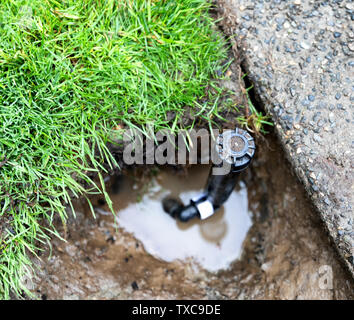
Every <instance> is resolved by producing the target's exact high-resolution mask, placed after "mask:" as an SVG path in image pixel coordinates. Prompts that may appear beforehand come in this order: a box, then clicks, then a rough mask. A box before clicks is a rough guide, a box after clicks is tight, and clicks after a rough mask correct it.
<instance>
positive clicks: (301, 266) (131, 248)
mask: <svg viewBox="0 0 354 320" xmlns="http://www.w3.org/2000/svg"><path fill="white" fill-rule="evenodd" d="M196 167H198V166H192V167H191V168H189V169H188V170H175V169H174V170H171V169H167V170H165V169H162V170H159V171H158V172H157V173H155V174H154V175H151V171H149V172H150V174H143V175H142V174H139V173H138V172H135V177H136V178H135V180H134V181H135V182H134V183H138V185H140V186H141V185H144V186H145V188H143V189H139V190H140V191H139V192H138V193H140V197H139V196H138V197H137V199H136V201H137V202H138V203H139V202H141V201H143V199H144V195H146V194H149V190H150V191H151V190H152V189H153V188H154V186H153V185H152V184H151V181H153V180H154V179H156V178H158V177H159V176H161V174H162V175H164V176H165V178H164V179H163V181H168V180H166V179H168V175H170V176H171V183H170V185H165V186H163V187H164V188H166V189H170V188H171V185H173V186H174V188H175V191H176V192H177V191H178V190H176V187H177V188H178V186H176V185H175V183H173V181H176V180H173V179H176V177H179V178H178V179H182V180H183V179H184V178H185V179H188V176H190V175H193V174H195V170H197V169H195V168H196ZM198 170H199V169H198ZM146 171H147V170H146V169H145V172H146ZM152 171H155V170H152ZM128 175H130V177H132V175H131V173H128ZM202 177H203V178H202ZM129 179H131V178H129ZM129 179H128V180H129ZM204 179H205V178H204V174H201V178H200V179H199V180H197V179H194V180H195V182H194V183H195V185H196V188H197V186H198V185H199V188H202V187H203V185H204V183H205V180H204ZM112 180H113V179H111V181H112ZM120 181H123V180H122V179H120V178H119V177H118V178H117V179H116V181H115V182H114V181H112V182H111V183H109V184H108V185H110V186H111V190H112V195H113V198H119V195H120V197H121V200H122V201H120V203H115V204H114V205H115V206H116V208H119V210H120V211H124V210H126V209H127V208H129V205H128V204H129V203H131V202H132V199H133V198H134V197H135V198H136V194H133V195H132V194H129V192H128V193H127V190H134V188H133V184H132V185H131V186H132V188H133V189H129V188H127V186H124V184H123V183H120ZM242 181H243V183H244V185H245V186H246V187H247V195H248V207H249V211H250V212H251V213H249V214H250V217H251V218H252V221H253V225H252V226H251V227H250V229H249V231H248V233H247V236H246V238H245V240H244V242H243V251H242V254H241V255H239V254H237V255H235V257H234V258H235V259H236V258H237V257H239V259H236V260H235V261H234V262H233V263H231V265H230V266H229V268H228V269H226V270H219V271H218V272H211V271H208V270H207V269H206V268H204V267H203V261H202V260H199V262H201V263H200V264H199V266H198V265H197V264H196V263H195V260H196V259H194V260H193V258H192V259H191V258H186V259H183V258H182V260H176V261H164V260H162V259H163V258H164V256H163V255H160V256H159V255H158V254H154V255H152V254H151V253H153V252H151V250H150V253H149V252H147V251H148V250H149V246H148V245H147V244H146V242H145V243H144V241H145V239H144V237H141V234H139V233H138V232H135V236H134V235H133V234H132V233H129V232H127V231H126V230H127V225H125V229H124V226H118V227H117V224H116V220H115V219H114V217H113V216H112V215H107V214H106V210H107V208H106V204H104V202H103V201H102V199H100V198H96V199H93V200H92V201H93V204H94V205H95V207H96V219H94V218H93V217H92V215H91V214H90V213H89V212H88V211H89V210H87V206H85V205H82V206H81V207H80V205H79V204H78V206H77V207H78V212H77V217H76V219H74V218H72V217H71V218H70V219H69V222H68V224H67V227H66V228H65V229H64V228H62V227H60V224H58V228H59V230H61V235H62V237H64V238H65V239H66V242H63V241H61V240H60V239H53V241H52V251H51V252H50V250H47V251H45V252H44V253H43V254H42V255H41V257H40V259H37V258H33V261H34V262H35V265H36V266H37V269H38V270H37V275H36V276H35V277H33V279H31V280H28V281H27V282H28V286H29V287H30V288H31V290H32V291H33V292H34V293H35V294H36V295H37V296H38V297H39V298H42V299H353V298H354V294H353V292H354V290H353V288H354V286H353V282H352V279H351V277H350V276H349V275H348V274H347V272H346V270H345V269H344V268H343V267H342V265H341V263H340V262H339V260H338V257H337V256H336V251H335V250H334V249H333V247H332V245H331V243H330V242H329V240H328V238H327V235H326V234H325V232H324V231H323V230H324V228H323V226H322V225H321V221H320V220H319V218H318V216H317V215H316V214H315V211H314V209H313V208H312V206H311V203H310V201H309V200H308V199H307V198H306V194H305V191H304V190H303V187H302V185H301V184H300V183H299V182H298V181H297V179H296V177H295V176H293V174H292V173H291V171H290V169H289V167H288V164H287V162H286V160H285V159H284V157H283V154H282V152H281V148H280V146H279V145H278V144H277V142H276V140H275V138H274V137H273V135H268V137H267V141H264V140H261V141H258V150H257V153H256V157H255V159H254V161H253V163H252V165H251V167H250V168H249V169H248V170H246V171H245V172H244V174H243V176H242ZM238 188H239V189H238V190H235V194H238V193H239V192H240V191H242V183H241V185H240V186H239V187H238ZM240 188H241V189H240ZM172 189H173V188H172ZM135 191H136V190H135ZM135 191H132V193H134V192H135ZM125 198H126V199H125ZM124 199H125V200H126V201H125V202H124V201H123V200H124ZM118 219H119V211H118ZM124 219H128V221H129V216H128V215H127V214H126V216H125V218H124ZM118 221H119V220H118ZM136 221H138V219H137V220H136ZM226 223H228V224H229V223H230V222H229V221H228V220H227V221H226ZM133 224H134V223H133ZM118 225H119V223H118ZM140 227H141V226H140ZM212 229H213V228H212ZM130 230H133V229H130ZM135 230H139V229H135ZM140 230H142V229H140ZM164 231H166V230H164ZM132 232H134V231H132ZM174 232H177V230H174ZM181 232H183V230H182V231H181ZM209 232H210V229H209V230H208V232H207V233H209ZM167 235H168V233H167ZM219 236H220V235H219ZM161 237H165V238H164V239H166V241H167V236H166V232H162V230H161ZM138 238H139V239H140V240H139V239H138ZM154 238H158V237H156V236H155V237H154ZM206 241H207V240H206ZM176 242H178V241H176ZM144 245H145V247H146V250H145V249H144ZM177 246H178V243H177ZM150 249H151V247H150ZM236 249H237V248H235V249H234V250H236ZM170 260H171V259H170ZM223 267H225V266H223ZM209 269H210V268H209Z"/></svg>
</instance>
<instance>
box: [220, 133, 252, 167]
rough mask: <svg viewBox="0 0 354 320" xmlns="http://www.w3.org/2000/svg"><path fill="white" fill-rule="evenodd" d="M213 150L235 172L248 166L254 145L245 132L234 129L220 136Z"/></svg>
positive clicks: (250, 137)
mask: <svg viewBox="0 0 354 320" xmlns="http://www.w3.org/2000/svg"><path fill="white" fill-rule="evenodd" d="M215 148H216V152H217V153H218V154H219V156H220V158H221V159H222V160H224V161H226V162H227V163H229V164H231V165H232V167H233V169H232V171H233V172H237V171H241V170H243V169H245V168H246V167H247V166H248V165H249V163H250V162H251V160H252V158H253V156H254V152H255V150H256V145H255V143H254V139H253V138H252V136H251V135H250V134H249V133H248V132H247V131H245V130H242V129H240V128H236V129H235V130H232V131H231V130H230V131H226V132H224V133H222V134H220V135H219V136H218V137H217V138H216V145H215Z"/></svg>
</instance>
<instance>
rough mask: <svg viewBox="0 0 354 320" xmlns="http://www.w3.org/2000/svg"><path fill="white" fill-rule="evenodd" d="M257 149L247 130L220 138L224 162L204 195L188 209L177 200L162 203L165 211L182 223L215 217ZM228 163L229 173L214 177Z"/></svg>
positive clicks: (219, 151) (210, 178) (218, 148)
mask: <svg viewBox="0 0 354 320" xmlns="http://www.w3.org/2000/svg"><path fill="white" fill-rule="evenodd" d="M255 149H256V146H255V143H254V139H253V138H252V136H251V135H250V134H249V133H248V132H247V131H245V130H242V129H239V128H236V129H235V130H233V131H231V130H230V131H226V132H224V133H222V134H220V135H219V136H218V137H217V139H216V145H215V151H216V153H217V155H218V156H219V157H220V159H221V160H222V161H221V163H220V164H218V165H213V166H212V167H211V169H210V173H209V176H208V180H207V183H206V186H205V188H204V192H203V193H202V194H201V195H200V196H198V197H196V198H193V199H191V200H190V204H189V205H187V206H185V205H183V203H181V202H180V201H179V200H177V199H173V198H166V199H164V200H163V202H162V205H163V209H164V211H165V212H167V213H168V214H170V215H171V216H172V217H174V218H176V219H178V220H180V221H182V222H187V221H189V220H191V219H193V218H195V217H199V218H200V219H203V220H204V219H207V218H209V217H210V216H212V215H213V214H214V213H215V211H216V210H218V209H219V208H220V207H221V206H222V205H223V204H224V202H225V201H226V200H227V199H228V198H229V197H230V194H231V192H232V191H233V190H234V188H235V186H236V183H237V181H238V177H239V173H240V172H241V171H242V170H244V169H246V168H247V167H248V165H249V164H250V162H251V160H252V158H253V156H254V153H255ZM225 164H228V165H229V166H231V169H230V170H229V171H228V173H226V174H219V175H215V174H213V172H214V169H221V168H223V167H225Z"/></svg>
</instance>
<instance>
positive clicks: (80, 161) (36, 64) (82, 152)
mask: <svg viewBox="0 0 354 320" xmlns="http://www.w3.org/2000/svg"><path fill="white" fill-rule="evenodd" d="M209 7H210V4H209V3H208V2H207V1H204V0H178V1H172V0H121V1H119V0H101V1H98V0H95V1H94V0H66V1H59V0H58V1H55V0H26V1H19V0H16V1H15V0H1V1H0V182H1V183H0V204H1V206H0V297H1V298H5V299H8V298H9V295H10V292H13V293H14V294H15V295H17V296H19V295H21V294H23V293H27V294H29V292H28V290H26V288H25V286H24V284H23V279H24V277H25V276H27V275H29V274H30V273H31V268H32V266H31V262H30V260H29V258H28V254H29V253H30V252H32V253H33V254H36V253H37V252H38V247H39V246H43V244H46V243H48V242H49V240H50V236H51V235H55V234H56V231H55V228H54V227H53V218H54V217H55V216H60V217H61V219H62V221H63V222H65V220H66V218H67V215H66V210H65V208H66V206H71V205H72V204H71V198H72V197H74V198H75V197H80V196H82V195H86V194H89V193H100V192H102V193H103V194H104V195H105V196H106V198H107V201H108V202H109V199H108V195H107V193H106V192H105V190H104V184H103V179H102V176H101V173H102V172H104V171H105V170H107V169H109V168H113V167H114V166H116V163H115V160H114V159H113V157H112V156H111V154H110V152H109V150H108V149H107V147H106V145H107V142H108V141H109V139H110V137H111V136H112V133H113V132H115V129H116V128H119V127H121V126H126V127H134V128H137V129H138V130H142V131H143V132H145V131H146V128H147V126H148V125H154V127H155V129H156V130H158V129H163V128H169V129H171V128H172V129H173V130H178V129H179V128H183V122H182V121H181V119H182V116H183V114H184V112H185V110H186V109H187V108H186V107H188V110H195V112H196V113H198V112H199V111H200V110H202V111H203V112H202V113H203V114H206V115H207V117H208V118H212V116H213V115H216V116H218V108H217V103H215V102H216V101H217V99H218V97H217V96H218V95H220V94H221V92H220V91H217V93H216V94H215V95H214V96H209V102H207V103H205V104H204V105H200V103H198V101H201V99H202V98H203V97H204V96H205V91H206V88H207V87H208V86H210V85H212V86H216V85H215V83H216V81H217V79H216V78H217V77H216V74H215V72H216V71H217V70H222V69H223V68H224V67H225V66H223V65H222V63H223V61H225V59H226V57H227V54H226V48H225V42H224V40H223V38H222V36H221V35H220V34H219V33H218V32H216V31H215V28H214V27H213V21H212V19H211V18H210V17H209V15H208V8H209ZM211 79H213V80H211ZM167 111H169V112H173V113H174V117H173V121H172V123H171V121H169V119H168V118H167ZM104 163H105V165H104ZM94 174H96V175H98V176H99V178H100V179H99V180H100V183H99V184H96V183H94V181H93V180H92V177H93V175H94ZM43 219H45V221H46V222H47V223H46V225H47V226H48V227H44V224H43V223H42V221H43Z"/></svg>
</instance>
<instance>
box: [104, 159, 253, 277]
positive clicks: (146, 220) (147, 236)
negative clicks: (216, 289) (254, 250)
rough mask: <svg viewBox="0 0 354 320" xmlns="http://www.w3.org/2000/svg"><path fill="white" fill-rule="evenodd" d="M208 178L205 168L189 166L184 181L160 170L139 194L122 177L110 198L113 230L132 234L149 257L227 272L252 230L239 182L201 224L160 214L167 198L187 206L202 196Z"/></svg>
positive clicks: (244, 192)
mask: <svg viewBox="0 0 354 320" xmlns="http://www.w3.org/2000/svg"><path fill="white" fill-rule="evenodd" d="M208 174H209V166H194V167H192V168H191V169H190V170H189V171H188V175H187V176H186V177H185V176H183V177H182V176H178V175H175V174H173V172H172V170H168V169H164V170H162V171H161V172H159V173H158V175H157V176H155V177H154V178H153V179H152V180H151V181H150V183H149V185H145V190H146V191H145V192H144V193H141V192H139V191H138V190H142V189H144V187H143V186H142V185H141V183H139V182H136V183H135V182H134V180H133V178H132V177H129V176H125V177H124V178H123V182H122V185H121V186H120V189H121V190H122V191H121V192H119V193H118V194H117V195H115V196H114V197H113V199H112V201H113V203H114V204H117V206H118V207H116V208H115V209H118V210H117V222H118V226H119V227H122V228H123V229H124V230H125V231H127V232H129V233H132V234H133V235H134V237H135V238H136V239H138V240H140V241H141V242H142V244H143V245H144V248H145V250H146V251H147V252H148V253H150V254H151V255H153V256H154V257H156V258H159V259H161V260H163V261H167V262H172V261H174V260H188V259H191V260H192V261H194V262H196V263H197V264H198V265H200V266H201V267H203V268H204V269H206V270H208V271H214V272H215V271H218V270H221V269H227V268H228V267H229V266H230V264H231V263H232V262H233V261H234V260H236V259H238V258H240V256H241V253H242V244H243V241H244V239H245V238H246V235H247V232H248V230H249V228H250V227H251V225H252V220H251V213H250V212H249V211H248V196H247V188H246V186H245V184H244V183H242V182H241V183H240V186H239V188H238V190H237V191H236V190H234V191H233V193H232V194H231V196H230V198H229V200H228V201H227V202H226V203H225V204H224V206H223V207H222V208H220V210H218V211H217V213H215V214H214V215H213V216H212V217H210V218H209V219H206V220H204V221H201V220H199V219H193V220H192V221H189V222H188V223H182V222H180V221H176V220H175V219H173V218H172V217H170V216H169V215H168V214H166V213H165V212H164V211H163V209H162V204H161V203H162V202H161V201H162V199H163V198H164V197H166V196H167V195H172V196H174V197H179V198H180V199H181V200H182V201H183V202H184V203H185V204H187V203H189V200H190V199H191V198H192V197H194V196H196V195H199V194H200V193H201V192H202V190H203V187H204V184H205V181H206V179H207V177H208ZM97 211H98V212H99V213H103V214H105V213H106V212H105V211H103V210H100V209H98V210H97Z"/></svg>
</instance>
